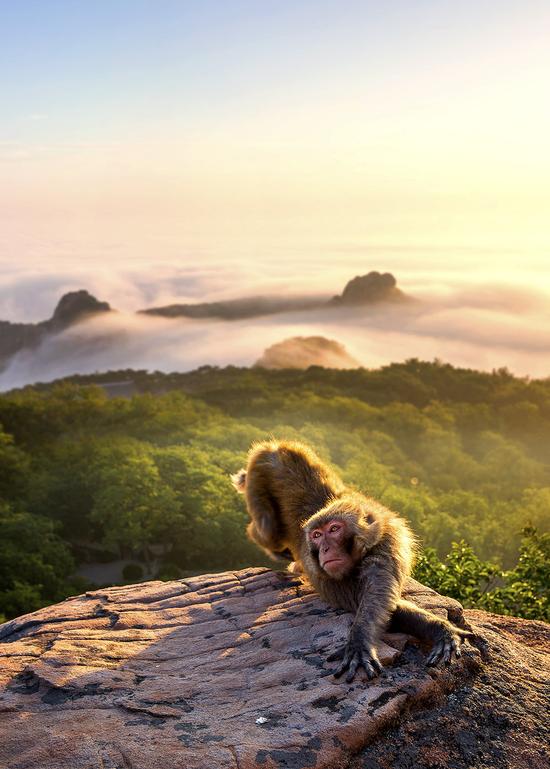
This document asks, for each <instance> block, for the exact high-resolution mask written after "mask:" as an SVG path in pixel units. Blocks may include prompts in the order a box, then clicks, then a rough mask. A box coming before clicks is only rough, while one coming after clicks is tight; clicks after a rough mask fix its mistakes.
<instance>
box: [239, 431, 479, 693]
mask: <svg viewBox="0 0 550 769" xmlns="http://www.w3.org/2000/svg"><path fill="white" fill-rule="evenodd" d="M232 479H233V483H234V485H235V487H236V488H237V490H238V491H241V492H242V493H244V494H245V497H246V502H247V507H248V511H249V514H250V518H251V521H250V523H249V525H248V528H247V533H248V536H249V537H250V538H251V539H252V540H253V541H254V542H256V543H257V544H258V545H260V547H261V548H262V549H263V550H265V551H266V552H267V553H268V554H269V555H271V556H272V557H283V558H287V559H289V560H290V559H293V561H294V563H293V564H292V567H291V570H292V571H294V572H295V573H296V572H300V571H301V572H303V574H304V576H305V577H306V578H307V580H308V581H309V582H310V583H311V585H312V586H313V588H314V589H315V590H316V591H317V592H318V593H319V595H320V596H321V598H323V600H325V601H326V602H327V603H329V604H330V605H331V606H334V607H336V608H342V609H346V610H348V611H352V612H354V613H355V617H354V620H353V623H352V625H351V628H350V633H349V638H348V642H347V644H346V645H345V646H344V647H342V649H339V650H338V651H336V652H335V653H334V654H332V655H330V656H329V657H328V660H329V661H334V660H339V661H340V665H339V667H338V668H337V669H336V671H335V675H336V676H341V675H343V673H345V672H346V671H347V676H346V680H347V681H348V682H351V681H352V680H353V679H354V677H355V675H356V673H357V671H358V670H359V668H363V669H364V671H365V673H366V675H367V677H368V678H374V676H376V675H377V674H378V673H380V672H381V671H382V666H381V664H380V661H379V659H378V656H377V653H376V643H377V641H378V640H379V639H380V636H381V634H382V633H383V632H385V631H386V630H390V631H399V632H404V633H409V634H411V635H415V636H417V637H418V638H421V639H426V640H429V641H432V643H433V647H432V650H431V653H430V654H429V656H428V659H427V664H428V665H435V664H437V663H438V662H440V661H443V662H444V663H445V664H446V665H448V664H449V663H450V661H451V658H452V655H453V653H454V654H455V655H456V656H457V657H459V656H460V645H461V643H462V641H463V640H464V639H466V638H469V639H472V638H473V637H474V634H473V633H471V632H469V631H465V630H462V629H460V628H457V627H455V626H454V625H452V624H451V623H450V622H448V621H447V620H444V619H441V618H440V617H437V616H436V615H435V614H432V613H431V612H428V611H425V610H424V609H421V608H420V607H419V606H416V604H414V603H411V602H410V601H406V600H404V599H403V598H402V597H401V593H402V589H403V585H404V583H405V581H406V579H407V577H408V576H409V575H410V572H411V569H412V564H413V559H414V537H413V535H412V533H411V530H410V529H409V527H408V525H407V524H406V522H405V521H404V520H403V518H401V517H400V516H399V515H397V514H396V513H394V512H392V511H391V510H389V509H388V508H386V507H384V505H382V504H380V503H378V502H376V501H375V500H373V499H370V498H368V497H365V496H363V495H362V494H358V493H356V492H353V491H349V490H347V489H346V487H345V486H344V484H343V483H342V481H341V480H340V479H339V478H338V477H337V476H336V475H335V474H334V473H332V471H330V470H329V468H328V467H327V466H326V465H324V463H323V462H321V460H320V459H319V458H318V457H317V456H316V455H315V454H314V452H313V451H311V449H309V448H308V447H307V446H304V445H303V444H300V443H294V442H289V441H266V442H264V443H260V444H257V445H255V446H253V447H252V449H251V451H250V454H249V459H248V464H247V468H246V470H241V471H240V472H239V473H237V474H236V475H235V476H232Z"/></svg>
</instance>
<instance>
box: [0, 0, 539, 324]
mask: <svg viewBox="0 0 550 769" xmlns="http://www.w3.org/2000/svg"><path fill="white" fill-rule="evenodd" d="M549 39H550V5H549V4H548V2H546V0H540V1H539V0H525V1H524V2H521V3H520V2H517V0H515V1H514V2H512V1H511V0H476V2H473V1H472V0H463V2H460V3H457V2H454V1H453V2H451V1H450V0H418V1H417V2H410V0H388V2H384V3H381V2H370V0H362V2H358V1H356V0H339V1H338V2H336V1H335V0H277V1H276V2H275V1H272V0H254V1H252V0H196V1H192V0H154V1H153V0H96V1H95V2H93V3H90V2H85V1H84V0H21V2H17V3H14V2H12V0H0V94H1V97H2V98H1V99H0V318H2V319H9V320H21V321H23V320H25V321H29V320H40V319H42V318H44V317H48V316H49V315H50V314H51V311H52V310H53V307H54V306H55V303H56V301H57V299H58V297H59V295H60V293H62V292H63V291H65V290H70V289H74V288H81V287H83V288H89V289H90V290H92V291H94V292H95V293H99V294H101V296H100V298H101V299H105V300H107V301H110V302H111V304H113V305H114V306H116V307H117V308H120V309H122V310H125V311H133V310H136V309H138V308H140V307H143V306H144V305H145V306H147V305H151V304H155V303H156V304H158V303H162V302H168V301H178V300H180V301H197V300H208V299H218V298H226V297H232V296H240V295H243V294H250V293H265V292H273V291H297V292H299V293H303V292H304V291H321V292H326V291H329V292H333V293H334V291H335V290H336V288H338V289H341V288H342V287H343V285H344V284H345V282H346V280H348V279H349V278H350V277H353V275H355V274H364V273H366V272H368V271H369V270H371V269H379V270H389V271H391V272H393V273H394V274H395V275H396V277H397V278H398V281H399V284H400V285H401V286H402V287H403V288H405V289H408V290H410V291H413V292H415V291H416V292H418V291H420V292H423V291H424V292H425V291H430V290H432V291H433V292H434V293H435V294H438V295H440V294H441V292H443V293H445V292H449V291H451V292H452V291H459V292H460V291H461V290H462V288H463V287H464V286H465V285H468V284H469V285H479V286H493V285H499V286H501V285H502V286H505V287H506V286H508V287H509V286H520V287H522V288H525V289H531V288H532V289H536V290H537V291H540V290H542V291H548V292H550V233H549V227H548V222H550V149H549V146H550V144H549V142H548V136H550V93H549V91H550V85H549V83H550V80H549V73H550V46H549V45H548V40H549Z"/></svg>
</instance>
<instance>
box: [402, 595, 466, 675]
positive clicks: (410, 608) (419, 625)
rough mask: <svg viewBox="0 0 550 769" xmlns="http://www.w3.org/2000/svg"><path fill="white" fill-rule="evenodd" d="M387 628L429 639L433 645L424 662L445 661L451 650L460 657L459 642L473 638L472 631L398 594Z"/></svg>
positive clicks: (448, 657)
mask: <svg viewBox="0 0 550 769" xmlns="http://www.w3.org/2000/svg"><path fill="white" fill-rule="evenodd" d="M388 630H389V631H390V632H391V631H394V632H401V633H410V634H411V635H414V636H416V637H417V638H422V639H426V640H428V641H433V644H434V645H433V648H432V650H431V652H430V655H429V657H428V659H427V660H426V662H427V664H428V665H437V663H438V662H440V660H443V662H444V663H445V665H449V664H450V662H451V658H452V656H453V652H454V653H455V655H456V656H457V657H460V645H461V643H462V642H463V641H464V640H465V639H466V638H467V639H468V640H470V641H474V640H476V638H477V637H476V635H475V633H472V632H471V631H469V630H462V629H461V628H458V627H456V626H455V625H452V624H451V623H450V622H449V621H448V620H445V619H441V617H436V615H435V614H432V613H431V612H429V611H425V610H424V609H421V608H420V606H417V605H416V604H414V603H411V602H410V601H405V600H404V599H402V598H401V599H400V600H399V601H398V602H397V606H396V608H395V611H394V612H393V614H392V617H391V620H390V625H389V628H388ZM478 640H479V639H478ZM476 645H477V643H476Z"/></svg>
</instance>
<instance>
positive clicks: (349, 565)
mask: <svg viewBox="0 0 550 769" xmlns="http://www.w3.org/2000/svg"><path fill="white" fill-rule="evenodd" d="M307 536H308V540H309V545H310V549H311V552H312V555H314V556H315V557H316V558H317V559H318V561H319V566H320V567H321V569H323V571H325V572H326V573H327V574H328V576H329V577H332V578H333V579H342V578H343V577H345V576H346V575H347V574H349V573H350V571H351V570H352V569H353V566H354V563H353V559H352V557H351V555H350V543H351V542H352V539H353V537H352V534H351V533H350V532H349V531H348V527H347V526H346V522H345V521H343V520H341V519H339V518H333V519H331V520H330V521H328V523H325V524H323V525H322V526H319V527H317V528H314V529H311V530H310V531H308V533H307Z"/></svg>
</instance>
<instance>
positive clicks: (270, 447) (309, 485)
mask: <svg viewBox="0 0 550 769" xmlns="http://www.w3.org/2000/svg"><path fill="white" fill-rule="evenodd" d="M343 490H344V487H343V484H342V482H341V481H340V479H339V478H338V477H337V476H336V475H335V474H334V473H333V472H332V471H331V470H330V469H329V468H328V467H327V466H326V465H325V464H323V462H321V460H320V459H319V457H318V456H317V455H316V454H315V453H314V452H313V451H312V450H311V449H310V448H308V447H307V446H305V445H303V444H302V443H299V442H295V441H276V440H273V441H262V442H261V443H257V444H255V445H254V446H253V447H252V449H251V451H250V453H249V456H248V465H247V482H246V495H247V502H248V504H249V506H250V505H251V504H252V505H257V504H258V503H263V504H265V503H266V502H267V501H269V504H270V505H271V506H272V507H275V508H276V509H277V510H278V513H279V515H280V518H281V522H282V524H283V526H284V527H286V529H287V530H288V534H289V535H290V537H289V539H292V541H293V542H294V543H296V542H298V541H299V540H300V539H301V536H302V535H301V528H300V523H301V521H303V520H305V519H307V518H309V517H310V516H311V515H313V513H315V512H317V511H318V510H320V509H321V508H323V507H324V506H325V505H326V504H327V503H328V502H329V501H330V500H331V499H335V498H336V497H338V496H339V495H340V494H341V493H342V492H343ZM285 539H286V537H285Z"/></svg>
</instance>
